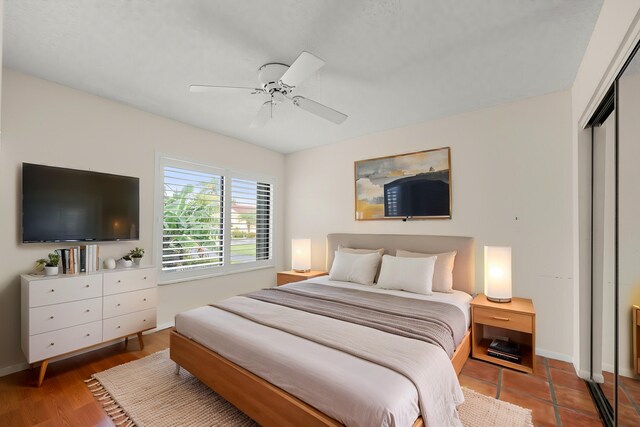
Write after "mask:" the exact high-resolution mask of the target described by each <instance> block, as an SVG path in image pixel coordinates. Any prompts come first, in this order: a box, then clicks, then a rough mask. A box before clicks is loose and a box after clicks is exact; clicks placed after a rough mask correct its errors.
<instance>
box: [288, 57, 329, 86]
mask: <svg viewBox="0 0 640 427" xmlns="http://www.w3.org/2000/svg"><path fill="white" fill-rule="evenodd" d="M323 65H324V61H323V60H322V59H320V58H318V57H317V56H314V55H312V54H310V53H309V52H304V51H303V52H302V53H301V54H300V55H299V56H298V58H297V59H296V60H295V61H294V62H293V64H291V66H290V67H289V69H288V70H287V71H285V73H284V74H283V75H282V77H280V81H281V82H282V83H284V84H285V85H287V86H292V87H293V86H298V85H299V84H300V83H301V82H302V81H303V80H305V79H306V78H307V77H309V76H311V75H312V74H313V73H315V72H316V71H318V70H319V69H320V68H321V67H322V66H323Z"/></svg>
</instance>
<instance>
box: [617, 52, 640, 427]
mask: <svg viewBox="0 0 640 427" xmlns="http://www.w3.org/2000/svg"><path fill="white" fill-rule="evenodd" d="M617 110H618V147H619V148H618V149H619V153H620V155H619V164H618V168H619V169H618V170H619V185H618V197H619V205H618V206H619V211H618V221H619V222H618V226H619V237H618V251H619V252H618V256H619V259H618V305H617V307H618V313H617V314H618V315H617V319H618V374H619V375H618V402H617V403H618V406H617V415H618V425H621V426H622V425H628V426H640V381H639V379H640V376H638V372H639V369H640V368H639V365H638V357H639V356H640V355H639V354H638V348H639V347H638V346H640V342H638V341H637V339H638V338H640V337H639V336H638V333H640V317H638V315H640V312H637V313H636V317H635V319H634V310H635V307H639V308H638V310H640V55H639V54H636V56H635V57H634V59H633V60H632V61H631V63H630V64H629V66H628V67H627V68H626V70H625V72H624V74H623V75H622V76H621V77H620V79H619V81H618V107H617ZM634 335H635V336H636V343H635V345H636V348H635V350H634Z"/></svg>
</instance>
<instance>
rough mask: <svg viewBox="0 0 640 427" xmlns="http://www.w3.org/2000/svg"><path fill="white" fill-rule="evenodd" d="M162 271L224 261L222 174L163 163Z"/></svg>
mask: <svg viewBox="0 0 640 427" xmlns="http://www.w3.org/2000/svg"><path fill="white" fill-rule="evenodd" d="M162 169H163V170H162V171H163V186H164V196H163V224H162V261H161V263H162V271H163V272H172V271H173V272H177V271H186V270H197V269H202V268H212V267H217V266H222V265H224V177H223V176H221V175H217V174H214V173H207V172H202V171H199V170H198V171H196V170H191V169H186V168H179V167H174V166H167V165H165V166H163V168H162Z"/></svg>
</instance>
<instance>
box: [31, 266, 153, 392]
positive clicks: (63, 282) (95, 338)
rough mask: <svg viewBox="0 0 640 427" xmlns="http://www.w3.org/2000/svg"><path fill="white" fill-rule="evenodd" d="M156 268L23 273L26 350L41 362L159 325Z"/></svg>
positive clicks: (36, 360) (43, 372)
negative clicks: (46, 275)
mask: <svg viewBox="0 0 640 427" xmlns="http://www.w3.org/2000/svg"><path fill="white" fill-rule="evenodd" d="M156 285H157V281H156V271H155V269H154V268H130V269H121V270H110V271H101V272H97V273H91V274H76V275H62V274H61V275H58V276H53V277H44V276H34V275H28V274H24V275H22V276H21V287H22V289H21V291H22V350H23V351H24V354H25V356H26V357H27V360H28V362H29V363H35V362H39V361H42V365H41V366H40V376H39V379H38V385H40V384H42V380H43V379H44V374H45V372H46V369H47V365H48V364H49V359H52V358H54V357H56V356H60V355H62V354H65V353H70V352H73V351H77V350H80V349H84V348H87V347H91V346H94V345H96V344H100V343H103V342H107V341H111V340H115V339H119V338H126V337H129V336H130V335H136V334H137V335H138V340H139V343H140V347H141V348H143V347H144V343H143V341H142V332H143V331H146V330H148V329H153V328H155V327H156V307H157V288H156Z"/></svg>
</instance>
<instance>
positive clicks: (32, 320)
mask: <svg viewBox="0 0 640 427" xmlns="http://www.w3.org/2000/svg"><path fill="white" fill-rule="evenodd" d="M101 319H102V298H91V299H87V300H81V301H73V302H66V303H62V304H54V305H45V306H42V307H35V308H31V309H29V335H36V334H41V333H43V332H49V331H55V330H56V329H63V328H68V327H70V326H76V325H82V324H84V323H90V322H95V321H97V320H101Z"/></svg>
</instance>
